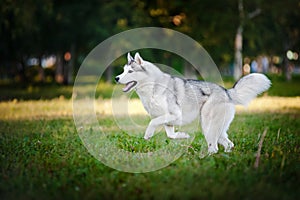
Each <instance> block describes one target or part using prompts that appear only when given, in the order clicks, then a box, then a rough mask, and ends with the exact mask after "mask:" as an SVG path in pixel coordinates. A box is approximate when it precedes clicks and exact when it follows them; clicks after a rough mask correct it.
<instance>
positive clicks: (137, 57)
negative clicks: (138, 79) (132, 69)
mask: <svg viewBox="0 0 300 200" xmlns="http://www.w3.org/2000/svg"><path fill="white" fill-rule="evenodd" d="M134 60H135V62H136V63H137V64H139V65H141V64H142V63H143V62H144V60H143V58H142V57H141V56H140V54H139V53H136V54H135V55H134Z"/></svg>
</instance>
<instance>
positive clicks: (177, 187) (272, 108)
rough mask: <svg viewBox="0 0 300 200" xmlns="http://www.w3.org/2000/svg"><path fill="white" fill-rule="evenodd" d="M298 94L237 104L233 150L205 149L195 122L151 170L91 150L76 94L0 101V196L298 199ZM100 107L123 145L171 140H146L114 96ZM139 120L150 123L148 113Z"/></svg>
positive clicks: (137, 114)
mask: <svg viewBox="0 0 300 200" xmlns="http://www.w3.org/2000/svg"><path fill="white" fill-rule="evenodd" d="M280 87H282V86H280ZM292 87H293V88H296V87H295V86H292ZM285 89H288V88H285ZM295 90H297V89H295ZM299 95H300V94H299ZM299 95H297V93H295V92H294V93H293V95H290V96H294V97H277V96H276V93H275V96H263V97H260V98H258V99H256V100H255V101H253V102H252V103H251V104H250V106H249V107H248V108H247V109H244V108H241V107H237V114H236V117H235V119H234V121H233V123H232V124H231V126H230V129H229V137H230V138H231V139H232V140H233V142H234V143H235V148H234V150H233V152H231V153H223V151H222V149H221V150H220V152H219V153H217V154H215V155H212V156H206V157H204V158H203V157H201V156H200V154H201V151H202V149H203V146H202V145H203V143H202V142H201V141H203V136H202V135H201V130H197V131H196V133H197V134H196V135H195V139H194V141H193V142H192V143H191V144H190V145H187V146H184V147H183V155H182V156H181V157H180V158H179V159H178V160H176V161H175V162H173V163H172V164H170V165H169V166H167V167H165V168H162V169H160V170H157V171H154V172H149V173H126V172H120V171H117V170H114V169H112V168H109V167H107V166H105V165H104V164H102V163H101V162H99V161H98V160H97V159H95V158H94V157H93V156H92V155H91V154H89V153H88V151H87V149H86V148H85V146H84V145H83V143H82V141H81V140H80V138H79V136H78V134H77V132H76V128H75V125H74V121H73V118H72V101H71V100H70V99H68V98H65V97H66V95H64V96H65V97H63V96H61V97H60V98H51V99H50V100H47V99H44V100H26V101H23V100H19V99H15V100H11V101H2V102H0V113H1V114H0V147H1V148H0V198H1V199H221V198H222V199H298V197H299V195H300V156H299V155H300V135H299V134H300V131H299V127H300V97H295V96H299ZM29 99H31V98H29ZM32 99H34V98H32ZM117 103H118V102H117ZM129 106H132V107H130V108H131V109H130V110H132V113H131V114H132V119H133V120H134V121H138V120H141V119H142V117H141V116H144V111H143V109H142V107H141V104H140V103H139V101H138V100H136V99H133V100H132V101H131V102H130V105H129ZM96 109H97V110H96V113H97V116H98V120H99V123H101V125H102V127H103V129H105V130H108V132H109V134H108V138H110V139H111V140H110V141H111V142H112V143H114V144H115V145H116V146H117V147H118V148H120V149H123V150H125V151H129V152H144V151H155V150H156V149H159V148H161V147H162V146H163V145H164V144H168V143H170V142H171V141H170V140H169V139H167V138H166V136H165V134H164V133H163V132H161V133H157V134H156V135H155V136H154V138H153V140H151V141H148V142H147V141H144V140H143V139H142V137H134V138H133V137H130V136H129V135H127V134H124V132H122V131H120V130H119V129H118V128H117V127H118V126H117V124H116V121H115V119H114V117H113V116H112V113H111V112H110V110H111V100H110V99H102V98H99V99H98V100H97V105H96ZM141 123H145V125H146V124H147V120H146V121H144V122H141ZM263 133H265V137H263ZM140 134H141V135H142V134H143V133H142V132H141V133H140ZM260 148H261V149H260ZM257 161H259V162H258V163H256V162H257Z"/></svg>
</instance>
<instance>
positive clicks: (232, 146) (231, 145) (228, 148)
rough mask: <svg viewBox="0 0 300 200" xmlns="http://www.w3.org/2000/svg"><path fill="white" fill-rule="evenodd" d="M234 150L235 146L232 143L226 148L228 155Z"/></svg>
mask: <svg viewBox="0 0 300 200" xmlns="http://www.w3.org/2000/svg"><path fill="white" fill-rule="evenodd" d="M232 149H234V144H233V143H232V142H230V143H229V144H228V146H227V147H226V148H225V150H224V151H225V152H226V153H229V152H231V151H232Z"/></svg>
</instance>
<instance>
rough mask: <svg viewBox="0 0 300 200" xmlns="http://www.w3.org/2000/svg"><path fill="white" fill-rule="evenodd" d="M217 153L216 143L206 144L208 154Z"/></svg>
mask: <svg viewBox="0 0 300 200" xmlns="http://www.w3.org/2000/svg"><path fill="white" fill-rule="evenodd" d="M215 153H218V146H216V145H208V155H212V154H215Z"/></svg>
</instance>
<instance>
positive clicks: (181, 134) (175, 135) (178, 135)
mask: <svg viewBox="0 0 300 200" xmlns="http://www.w3.org/2000/svg"><path fill="white" fill-rule="evenodd" d="M165 130H166V133H167V136H168V137H169V138H171V139H184V138H189V137H190V136H189V135H188V134H186V133H184V132H174V126H169V125H165Z"/></svg>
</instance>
